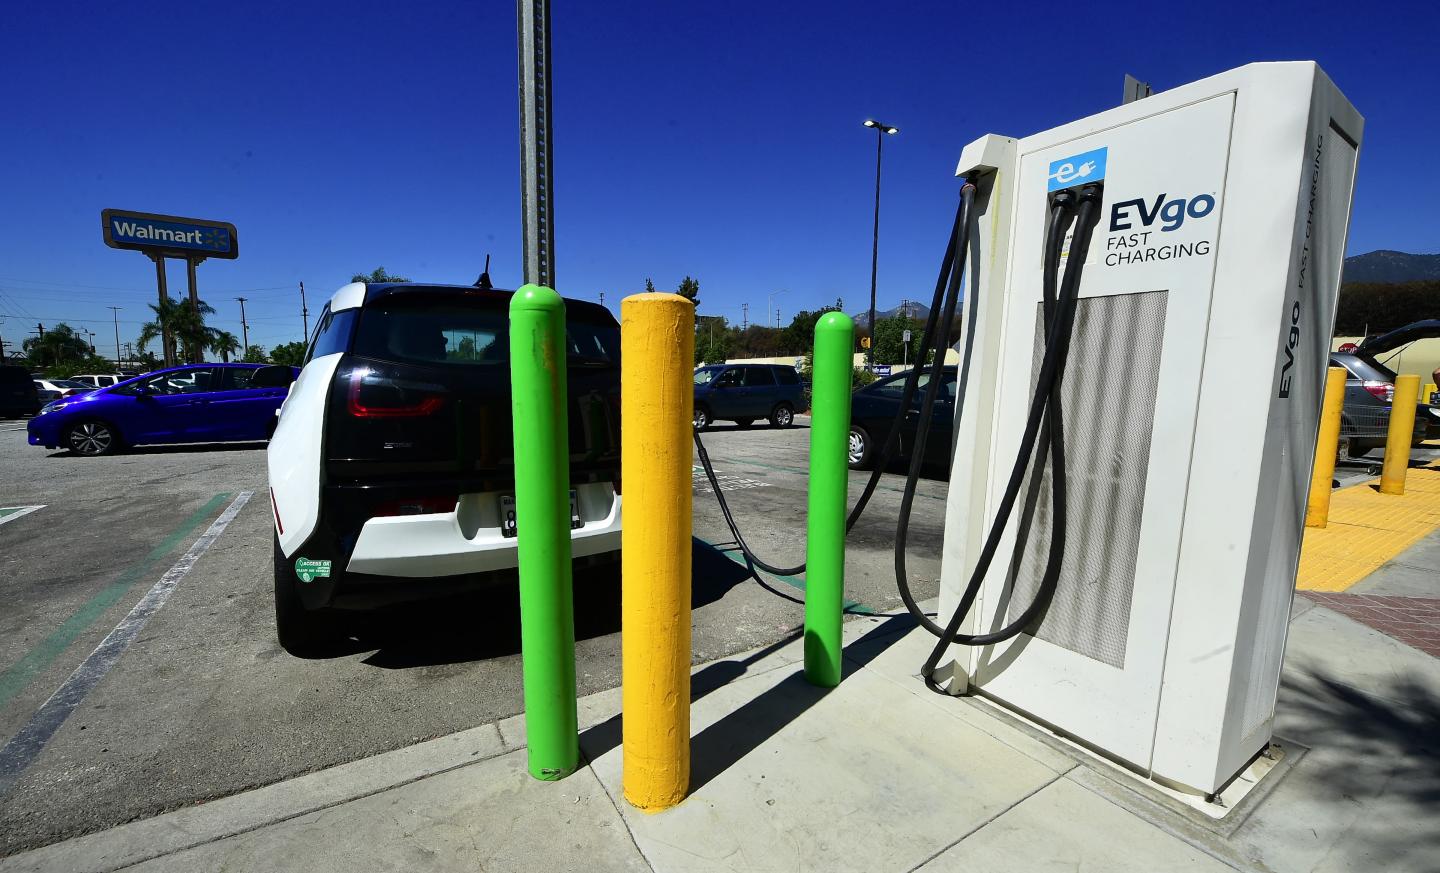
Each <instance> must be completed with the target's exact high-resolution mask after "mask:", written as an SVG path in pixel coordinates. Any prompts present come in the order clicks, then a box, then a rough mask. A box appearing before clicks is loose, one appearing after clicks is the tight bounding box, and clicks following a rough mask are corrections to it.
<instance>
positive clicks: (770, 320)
mask: <svg viewBox="0 0 1440 873" xmlns="http://www.w3.org/2000/svg"><path fill="white" fill-rule="evenodd" d="M789 290H790V289H789V288H781V289H780V290H779V291H771V292H770V295H769V296H768V297H766V298H765V321H766V322H767V326H769V327H779V326H780V325H778V324H776V323H775V298H776V297H778V296H779V295H781V294H784V293H786V292H788V291H789Z"/></svg>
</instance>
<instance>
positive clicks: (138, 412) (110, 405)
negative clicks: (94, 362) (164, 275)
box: [29, 364, 298, 456]
mask: <svg viewBox="0 0 1440 873" xmlns="http://www.w3.org/2000/svg"><path fill="white" fill-rule="evenodd" d="M261 371H264V374H263V375H262V376H261V377H260V378H257V377H256V374H257V373H260V372H261ZM297 373H298V371H297V370H296V369H295V368H293V367H265V366H262V365H258V364H194V365H190V366H184V367H172V368H170V369H166V370H157V371H156V372H154V373H147V374H146V375H144V376H138V377H136V378H134V379H129V380H127V381H125V382H121V383H120V384H118V385H112V386H110V387H109V388H99V389H97V390H95V391H91V392H89V393H87V394H80V395H77V396H74V397H66V398H64V399H61V400H57V401H55V402H53V403H50V404H49V405H47V406H46V407H45V408H44V409H42V410H40V414H39V415H37V416H35V417H34V418H32V419H30V424H29V433H30V445H32V446H44V447H45V448H47V449H54V448H59V447H62V446H63V447H65V448H67V449H70V450H71V451H72V452H75V453H76V454H78V455H87V456H96V455H108V454H111V453H113V452H117V451H120V450H122V449H124V448H125V447H127V446H134V445H140V444H144V443H152V444H153V443H214V442H230V441H236V440H264V439H269V437H270V433H271V431H272V430H274V428H275V411H276V410H277V409H279V408H280V404H281V403H283V402H284V401H285V395H286V393H287V392H288V390H289V383H290V382H292V381H294V379H295V376H296V375H297Z"/></svg>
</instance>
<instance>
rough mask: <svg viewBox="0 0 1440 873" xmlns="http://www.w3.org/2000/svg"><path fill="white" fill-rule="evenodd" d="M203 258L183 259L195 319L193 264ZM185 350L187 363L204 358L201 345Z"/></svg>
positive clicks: (196, 301) (196, 293) (197, 295)
mask: <svg viewBox="0 0 1440 873" xmlns="http://www.w3.org/2000/svg"><path fill="white" fill-rule="evenodd" d="M203 260H204V258H198V259H197V258H186V259H185V281H186V282H187V283H189V287H190V312H191V313H192V314H194V315H195V318H196V320H197V321H198V320H199V317H200V291H199V289H198V288H197V287H196V284H195V265H196V264H199V263H200V261H203ZM195 340H196V341H197V342H198V341H199V337H196V338H195ZM186 351H187V352H188V353H189V354H187V355H186V356H185V357H187V358H189V360H188V361H186V363H188V364H198V363H200V362H202V361H204V360H205V349H204V348H203V347H201V346H198V345H197V346H195V347H191V348H187V349H186Z"/></svg>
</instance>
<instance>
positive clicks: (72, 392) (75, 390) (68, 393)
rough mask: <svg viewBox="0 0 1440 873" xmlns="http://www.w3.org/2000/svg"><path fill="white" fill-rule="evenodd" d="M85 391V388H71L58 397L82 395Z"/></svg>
mask: <svg viewBox="0 0 1440 873" xmlns="http://www.w3.org/2000/svg"><path fill="white" fill-rule="evenodd" d="M87 390H89V389H86V388H71V389H69V390H67V391H66V392H65V393H64V394H61V395H60V396H61V397H74V396H75V395H76V394H84V393H85V392H86V391H87Z"/></svg>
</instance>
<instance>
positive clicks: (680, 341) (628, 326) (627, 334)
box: [620, 293, 695, 812]
mask: <svg viewBox="0 0 1440 873" xmlns="http://www.w3.org/2000/svg"><path fill="white" fill-rule="evenodd" d="M694 355H695V306H694V304H692V303H691V302H690V301H689V300H686V299H685V298H684V297H681V296H680V295H678V294H657V293H650V294H636V295H633V296H631V297H626V298H625V299H624V300H623V301H622V302H621V304H620V361H621V373H620V403H621V407H620V420H621V430H620V464H621V475H622V476H623V477H624V479H623V481H624V483H625V497H624V500H625V504H624V512H625V524H624V530H623V533H622V534H621V565H620V566H621V573H622V574H623V575H622V588H621V642H620V650H621V657H622V664H621V668H622V676H621V681H622V691H621V698H622V703H621V705H622V706H623V708H624V720H623V726H624V727H623V730H624V738H623V752H624V764H623V775H622V784H623V786H624V792H625V799H626V800H628V801H629V802H630V803H631V804H633V805H634V806H636V807H639V808H640V809H643V810H646V811H648V812H658V811H660V810H662V809H666V808H668V807H671V806H674V805H675V804H677V803H679V802H680V801H681V800H684V799H685V792H686V791H687V790H688V789H689V785H690V488H691V485H690V481H691V480H690V476H691V473H690V470H691V462H692V458H693V455H692V454H691V447H690V446H691V430H692V426H691V413H692V408H693V406H694V402H695V388H694V376H693V371H694V368H695V367H694V363H695V358H694Z"/></svg>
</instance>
